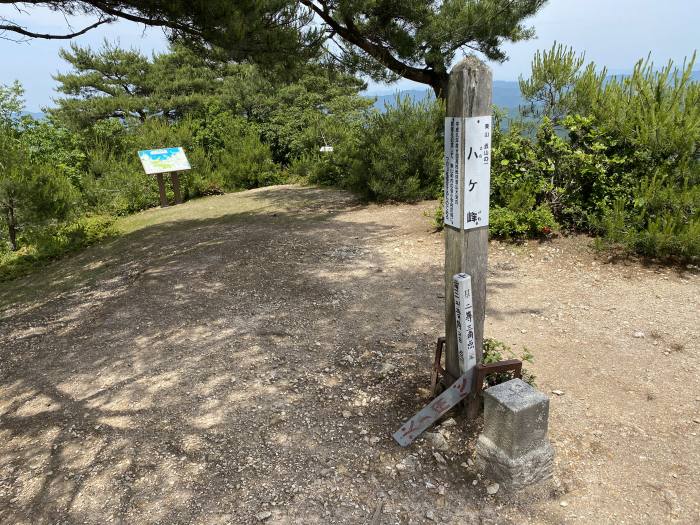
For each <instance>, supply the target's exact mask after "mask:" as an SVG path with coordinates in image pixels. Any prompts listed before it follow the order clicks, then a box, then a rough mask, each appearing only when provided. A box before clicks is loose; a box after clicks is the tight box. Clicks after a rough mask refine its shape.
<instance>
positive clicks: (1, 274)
mask: <svg viewBox="0 0 700 525" xmlns="http://www.w3.org/2000/svg"><path fill="white" fill-rule="evenodd" d="M113 223H114V220H113V218H112V217H108V216H84V217H80V218H79V219H77V220H76V221H74V222H70V223H68V224H64V225H61V226H57V225H52V226H49V227H46V228H43V229H40V230H35V231H33V232H31V233H30V234H28V235H27V236H26V237H25V239H24V242H23V243H22V247H21V248H20V249H19V250H17V251H2V250H0V282H2V281H7V280H10V279H15V278H17V277H21V276H22V275H26V274H28V273H30V272H31V271H33V270H35V269H36V268H38V267H40V266H41V265H42V264H45V263H46V262H47V261H50V260H52V259H56V258H58V257H61V256H63V255H66V254H68V253H71V252H76V251H78V250H81V249H83V248H85V247H87V246H89V245H91V244H96V243H98V242H101V241H104V240H105V239H108V238H111V237H113V236H115V235H116V234H117V233H116V230H115V229H114V226H113Z"/></svg>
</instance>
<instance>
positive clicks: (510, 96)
mask: <svg viewBox="0 0 700 525" xmlns="http://www.w3.org/2000/svg"><path fill="white" fill-rule="evenodd" d="M628 74H629V73H628ZM612 76H618V77H619V76H626V75H625V74H624V73H616V74H615V75H611V76H610V77H612ZM610 77H609V78H610ZM691 79H692V80H693V81H694V82H700V70H698V71H693V72H692V73H691ZM397 94H398V95H400V96H402V97H405V96H408V97H411V98H412V99H413V100H414V101H422V100H425V99H431V98H434V96H435V95H434V94H433V90H432V89H429V88H426V89H407V90H397V91H395V92H393V93H379V94H372V93H367V94H366V95H365V96H366V97H368V98H374V97H376V98H377V100H376V102H375V103H374V107H375V108H377V109H378V110H379V111H384V107H385V104H388V105H389V107H393V106H394V105H395V101H396V96H397ZM493 103H494V104H495V105H496V106H499V107H502V108H506V109H508V110H509V111H513V110H517V109H518V108H519V107H520V106H522V105H524V104H525V100H524V99H523V97H522V95H521V94H520V86H519V85H518V82H517V81H515V80H494V81H493Z"/></svg>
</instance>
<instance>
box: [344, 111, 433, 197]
mask: <svg viewBox="0 0 700 525" xmlns="http://www.w3.org/2000/svg"><path fill="white" fill-rule="evenodd" d="M443 118H444V109H443V106H442V104H441V103H440V102H439V101H434V100H427V101H422V102H415V101H413V100H412V99H411V98H410V97H405V98H400V97H397V99H396V104H395V107H390V106H387V108H386V111H385V112H384V113H379V112H375V113H373V114H372V115H371V116H370V117H369V120H368V122H367V124H366V129H365V130H364V136H363V139H362V143H361V145H360V147H359V148H358V150H357V151H356V153H355V160H354V162H353V166H352V170H351V174H350V177H349V180H348V183H347V184H348V187H349V188H350V189H352V190H353V191H355V192H357V193H359V194H360V195H362V196H364V197H365V198H367V199H370V200H375V201H379V202H383V201H407V202H414V201H418V200H421V199H434V198H437V196H438V195H439V194H440V192H441V191H442V172H443V162H444V161H443V155H444V153H443V152H444V148H443V144H442V134H443Z"/></svg>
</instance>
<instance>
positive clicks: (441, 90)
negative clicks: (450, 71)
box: [430, 75, 450, 102]
mask: <svg viewBox="0 0 700 525" xmlns="http://www.w3.org/2000/svg"><path fill="white" fill-rule="evenodd" d="M449 82H450V76H449V75H439V76H438V75H436V76H435V78H434V79H433V81H432V82H431V83H430V87H431V88H433V92H434V93H435V98H436V99H438V100H442V101H443V102H447V86H448V84H449Z"/></svg>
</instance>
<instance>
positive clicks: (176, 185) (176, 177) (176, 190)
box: [170, 171, 182, 204]
mask: <svg viewBox="0 0 700 525" xmlns="http://www.w3.org/2000/svg"><path fill="white" fill-rule="evenodd" d="M170 181H171V182H172V184H173V194H174V195H175V204H182V193H180V174H179V173H178V172H177V171H173V172H172V173H171V174H170Z"/></svg>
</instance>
